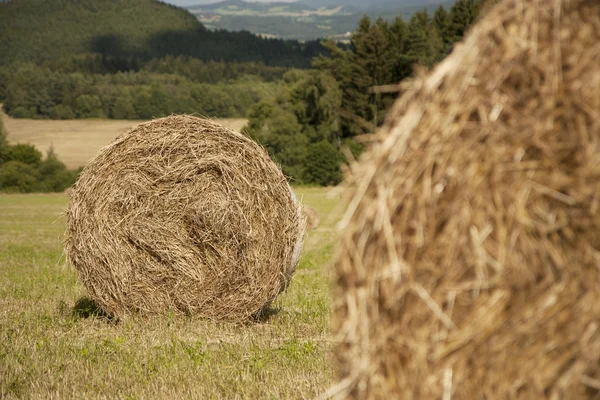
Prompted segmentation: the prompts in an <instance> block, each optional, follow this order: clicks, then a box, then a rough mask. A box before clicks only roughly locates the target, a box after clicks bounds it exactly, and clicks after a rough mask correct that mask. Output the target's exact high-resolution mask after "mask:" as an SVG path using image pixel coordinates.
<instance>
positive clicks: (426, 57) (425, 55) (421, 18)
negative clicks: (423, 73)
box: [403, 11, 438, 66]
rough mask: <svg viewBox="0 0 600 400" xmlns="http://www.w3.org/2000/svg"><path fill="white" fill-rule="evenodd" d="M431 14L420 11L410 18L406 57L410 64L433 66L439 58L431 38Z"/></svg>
mask: <svg viewBox="0 0 600 400" xmlns="http://www.w3.org/2000/svg"><path fill="white" fill-rule="evenodd" d="M431 33H432V30H431V27H430V21H429V16H428V15H427V12H426V11H422V12H418V13H416V14H415V15H413V17H412V18H411V20H410V24H409V25H408V36H407V38H406V44H405V53H404V56H403V57H404V59H405V60H406V62H409V63H410V64H413V65H414V64H420V65H426V66H431V65H432V64H433V62H434V61H435V59H436V58H437V53H438V52H437V49H436V48H435V43H433V41H432V38H431Z"/></svg>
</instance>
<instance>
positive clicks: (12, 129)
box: [0, 111, 247, 168]
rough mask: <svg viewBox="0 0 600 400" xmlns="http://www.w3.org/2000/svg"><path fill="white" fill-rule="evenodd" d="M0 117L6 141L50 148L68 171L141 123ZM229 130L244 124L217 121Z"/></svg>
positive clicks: (38, 147) (235, 119) (239, 127)
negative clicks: (5, 132)
mask: <svg viewBox="0 0 600 400" xmlns="http://www.w3.org/2000/svg"><path fill="white" fill-rule="evenodd" d="M0 117H1V118H2V121H3V122H4V127H5V128H6V131H7V132H8V141H9V142H10V143H12V144H15V143H29V144H32V145H34V146H35V147H37V149H38V150H40V151H41V152H42V153H46V151H48V149H49V148H50V147H54V151H55V152H56V154H57V155H58V158H59V159H60V160H61V161H62V162H64V163H65V164H66V165H67V167H68V168H77V167H82V166H84V165H85V164H86V163H87V161H88V160H89V159H91V158H92V157H93V156H94V155H95V154H96V153H97V152H98V151H99V150H100V149H101V148H103V147H104V146H107V145H108V144H110V143H111V142H112V141H113V140H114V139H115V138H116V137H117V136H118V135H120V134H121V133H123V132H126V131H127V130H128V129H129V128H131V127H132V126H134V125H136V124H138V123H140V122H143V121H131V120H110V119H80V120H68V121H53V120H39V119H16V118H10V117H9V116H8V115H6V114H5V113H4V112H2V111H0ZM219 121H220V122H221V123H222V124H223V125H226V126H229V127H230V128H232V129H234V130H236V131H238V132H239V131H240V130H241V129H242V128H243V127H244V125H245V124H246V123H247V120H245V119H242V118H234V119H226V118H224V119H219Z"/></svg>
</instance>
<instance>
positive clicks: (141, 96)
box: [0, 58, 282, 119]
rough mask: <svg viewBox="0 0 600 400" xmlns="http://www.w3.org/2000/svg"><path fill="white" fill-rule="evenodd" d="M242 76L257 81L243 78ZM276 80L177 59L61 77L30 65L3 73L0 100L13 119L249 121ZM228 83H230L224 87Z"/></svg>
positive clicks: (249, 67) (267, 73)
mask: <svg viewBox="0 0 600 400" xmlns="http://www.w3.org/2000/svg"><path fill="white" fill-rule="evenodd" d="M171 68H172V69H171ZM170 69H171V71H172V73H167V72H168V71H169V70H170ZM244 70H245V71H248V72H256V73H258V75H248V74H244V73H242V72H240V71H244ZM153 71H158V72H153ZM261 71H262V74H261ZM161 72H162V73H161ZM238 73H239V75H237V76H238V78H237V79H233V77H234V76H236V74H238ZM3 75H4V78H2V76H3ZM261 75H262V76H261ZM278 75H279V76H281V75H282V73H281V71H280V70H279V69H273V68H271V67H265V66H263V65H258V64H241V65H228V64H224V63H212V64H211V63H209V64H204V63H202V62H199V61H198V60H195V59H189V60H181V59H178V58H174V59H165V60H155V61H154V62H153V63H151V64H149V65H148V66H147V67H146V68H144V69H143V70H141V71H138V72H117V73H115V74H85V73H81V72H72V73H63V72H61V71H60V70H59V71H57V70H56V69H51V68H48V67H45V66H37V65H35V64H29V63H27V64H20V65H17V66H13V67H12V68H11V69H8V68H0V81H1V82H2V83H1V84H0V99H3V101H4V110H5V112H6V113H7V114H8V115H10V116H12V117H15V118H51V119H73V118H114V119H150V118H155V117H162V116H166V115H169V114H172V113H190V114H191V113H200V114H203V115H208V116H211V117H220V118H228V117H230V118H231V117H245V116H246V112H247V110H248V108H250V106H252V105H253V104H255V103H257V102H259V101H261V100H263V99H265V98H268V97H269V96H270V94H271V93H272V92H273V90H274V88H275V86H276V83H275V82H276V80H277V77H278ZM226 77H229V78H230V80H229V81H224V79H225V78H226ZM267 80H268V81H270V82H268V81H267ZM202 81H209V82H214V83H201V82H202Z"/></svg>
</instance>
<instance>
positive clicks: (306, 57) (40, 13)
mask: <svg viewBox="0 0 600 400" xmlns="http://www.w3.org/2000/svg"><path fill="white" fill-rule="evenodd" d="M317 47H318V46H317ZM315 49H316V48H315V46H313V47H311V46H307V45H303V44H301V43H298V42H284V41H281V40H266V39H261V38H258V37H257V36H255V35H253V34H250V33H248V32H239V33H232V32H222V31H219V32H213V31H209V30H207V29H206V28H205V26H204V25H202V23H200V22H199V21H198V19H197V18H196V17H195V16H194V15H192V14H191V13H190V12H189V11H187V10H185V9H182V8H179V7H175V6H172V5H168V4H166V3H162V2H159V1H155V0H80V1H71V0H53V1H47V0H18V1H10V2H4V3H0V54H1V55H2V56H1V57H0V65H2V64H4V65H7V64H10V63H12V62H15V61H31V62H43V61H49V60H55V59H60V58H65V57H72V56H73V55H77V54H101V55H103V56H111V57H129V58H131V57H135V58H140V59H150V58H156V57H163V56H166V55H185V56H192V57H195V58H200V59H203V60H217V61H218V60H223V61H260V62H264V63H265V64H267V65H282V66H291V65H295V66H299V65H305V66H308V65H310V59H311V58H312V57H313V56H314V55H315V54H314V53H313V51H315ZM316 50H318V49H316Z"/></svg>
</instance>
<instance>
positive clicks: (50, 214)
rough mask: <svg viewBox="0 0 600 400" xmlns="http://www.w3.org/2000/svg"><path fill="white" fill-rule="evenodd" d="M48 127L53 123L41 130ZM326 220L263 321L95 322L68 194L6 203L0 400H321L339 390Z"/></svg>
mask: <svg viewBox="0 0 600 400" xmlns="http://www.w3.org/2000/svg"><path fill="white" fill-rule="evenodd" d="M45 123H47V121H46V122H45ZM296 192H297V194H298V196H299V197H300V198H301V199H303V202H304V203H305V204H308V205H310V206H312V207H315V208H316V209H317V210H319V212H320V213H321V221H322V225H321V226H320V227H319V228H318V229H317V230H315V231H312V232H310V233H309V234H308V235H307V238H306V240H305V243H306V244H305V248H304V252H303V256H302V259H301V261H300V264H299V267H298V270H297V272H296V274H295V276H294V279H293V281H292V284H291V286H290V288H289V289H288V291H287V292H286V293H284V294H283V295H282V296H280V297H279V299H278V300H277V301H276V302H275V304H274V313H273V315H271V316H270V317H269V318H268V319H266V320H265V321H262V322H255V323H249V324H247V325H230V324H222V323H215V322H209V321H204V320H198V319H193V318H185V317H174V316H171V317H169V316H167V317H161V318H152V319H134V320H128V321H127V322H120V323H115V322H112V321H110V320H108V319H106V318H104V317H102V316H97V315H94V314H92V315H90V305H89V301H87V300H86V298H85V296H86V293H85V290H84V288H82V286H80V285H79V284H78V283H77V281H76V276H75V272H74V271H73V269H72V268H71V267H70V266H68V265H66V263H65V260H64V257H63V256H62V244H61V241H62V235H63V230H64V225H65V221H64V218H63V217H62V213H63V211H64V209H65V207H66V204H67V200H68V199H67V197H66V195H64V194H56V195H4V196H2V195H0V398H8V399H12V398H44V399H48V398H125V399H146V398H202V399H211V398H229V399H235V398H267V399H287V398H314V397H315V396H316V395H317V394H319V393H322V392H323V391H324V390H325V389H326V388H327V387H328V386H329V385H330V384H331V383H332V376H333V373H332V368H331V364H330V357H331V352H332V347H333V346H332V342H331V339H330V330H329V309H330V294H329V293H330V290H329V287H330V280H331V275H330V272H329V271H330V259H331V256H332V251H333V236H334V235H333V226H334V223H335V218H333V217H332V211H333V210H334V207H335V206H336V203H337V202H338V199H336V198H331V196H326V193H327V191H326V190H325V189H305V188H300V189H297V190H296Z"/></svg>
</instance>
